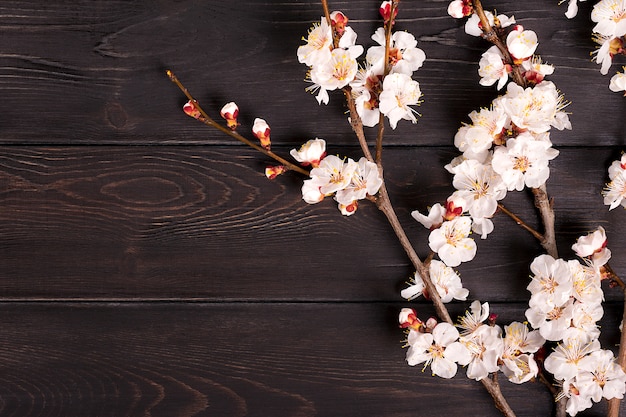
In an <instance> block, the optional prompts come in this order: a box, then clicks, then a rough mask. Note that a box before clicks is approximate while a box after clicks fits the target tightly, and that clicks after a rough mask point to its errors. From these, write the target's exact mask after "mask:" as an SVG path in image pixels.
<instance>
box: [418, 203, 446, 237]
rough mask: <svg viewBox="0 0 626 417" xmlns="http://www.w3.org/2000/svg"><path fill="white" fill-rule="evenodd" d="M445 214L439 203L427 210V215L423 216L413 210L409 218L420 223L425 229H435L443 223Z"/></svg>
mask: <svg viewBox="0 0 626 417" xmlns="http://www.w3.org/2000/svg"><path fill="white" fill-rule="evenodd" d="M445 214H446V209H445V208H444V207H443V206H442V205H441V204H439V203H435V204H433V206H432V207H430V209H429V210H428V215H423V214H421V213H420V212H419V211H417V210H414V211H412V212H411V216H412V217H413V218H414V219H415V220H417V221H418V222H420V223H421V224H422V226H424V227H425V228H427V229H431V230H432V229H436V228H438V227H439V226H441V223H443V216H444V215H445Z"/></svg>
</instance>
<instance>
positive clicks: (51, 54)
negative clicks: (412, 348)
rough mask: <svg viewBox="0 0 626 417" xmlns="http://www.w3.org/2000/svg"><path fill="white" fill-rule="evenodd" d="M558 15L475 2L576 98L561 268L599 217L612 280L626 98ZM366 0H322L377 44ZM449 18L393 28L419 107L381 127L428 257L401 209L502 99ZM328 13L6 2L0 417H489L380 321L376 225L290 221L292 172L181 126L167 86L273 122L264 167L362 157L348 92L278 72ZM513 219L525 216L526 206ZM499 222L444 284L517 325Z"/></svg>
mask: <svg viewBox="0 0 626 417" xmlns="http://www.w3.org/2000/svg"><path fill="white" fill-rule="evenodd" d="M557 3H558V1H557V0H527V1H524V2H518V1H513V0H503V1H495V0H494V1H492V2H485V7H486V8H487V9H493V8H497V10H498V12H501V13H506V14H509V15H510V14H514V15H515V17H516V18H517V19H518V21H519V22H520V23H521V24H523V25H524V26H525V27H527V28H529V29H533V30H535V31H536V32H537V33H538V35H539V40H540V45H539V49H538V52H539V53H540V54H541V56H542V57H543V58H544V60H545V61H547V62H549V63H551V64H553V65H555V66H556V71H555V74H554V75H553V76H552V77H550V79H551V80H553V81H554V82H555V83H556V85H557V86H558V87H559V88H560V89H561V90H562V92H563V94H565V96H566V98H567V99H568V100H570V101H571V102H572V104H571V106H570V107H569V108H568V109H569V111H570V112H571V121H572V125H573V130H572V131H565V132H556V131H555V132H554V133H553V135H552V140H553V142H554V143H555V145H556V146H557V147H558V148H559V149H560V151H561V154H560V156H559V157H558V158H557V159H556V160H555V161H553V163H552V167H553V168H552V175H551V178H550V181H549V183H548V188H549V191H550V193H551V195H552V196H553V197H554V201H555V208H556V212H557V231H558V241H559V247H560V250H561V256H563V257H565V258H568V259H569V258H572V257H573V254H572V251H571V249H570V246H571V244H572V243H573V242H574V240H575V239H576V237H577V236H579V235H580V234H583V233H586V232H588V231H590V230H592V229H594V228H595V227H597V226H598V225H602V226H603V227H605V228H606V230H607V233H608V236H609V247H610V248H611V249H612V250H613V254H614V258H613V261H612V265H613V267H614V268H615V269H616V271H618V273H621V274H622V275H626V260H624V258H623V256H622V255H623V254H624V251H625V250H626V236H625V235H626V226H625V223H624V219H625V216H626V213H624V211H623V210H622V209H621V208H620V209H616V210H614V211H612V212H610V213H609V212H608V210H607V208H606V206H604V205H603V204H602V197H601V195H600V192H601V190H602V187H603V185H604V182H605V181H606V180H607V174H606V169H607V167H608V165H609V164H610V162H611V161H612V160H614V159H617V158H618V157H619V155H620V152H621V150H622V149H623V148H624V138H625V134H624V128H625V121H624V117H623V116H624V109H625V107H624V106H625V103H626V102H625V101H624V100H625V99H624V98H623V97H621V95H619V94H615V93H611V92H610V91H609V90H608V88H607V86H608V82H609V77H603V76H601V75H600V73H599V68H598V66H597V65H596V64H595V63H593V62H591V60H590V57H589V52H590V51H591V50H592V49H593V48H594V45H593V44H592V42H591V38H590V32H591V28H592V27H593V24H592V22H591V21H590V19H589V13H590V10H591V4H590V3H592V2H587V3H582V4H581V12H580V14H579V16H578V17H577V18H576V19H574V20H572V21H569V20H567V19H566V18H565V17H564V15H563V13H564V12H565V6H561V7H559V6H558V5H557ZM378 4H379V2H377V1H369V0H368V1H365V0H352V1H336V2H331V7H332V8H333V9H341V10H343V11H344V12H345V13H346V14H347V15H348V16H349V17H350V18H351V20H352V26H353V27H354V28H355V30H356V31H357V32H358V33H359V35H360V38H359V41H360V43H362V44H364V45H366V46H368V45H371V41H370V39H369V36H370V34H371V33H372V32H373V31H374V29H375V28H376V27H377V26H378V25H379V24H380V23H379V20H378V14H377V13H378V12H377V8H378ZM447 5H448V0H413V1H411V0H405V1H403V2H402V4H401V14H400V16H399V19H398V24H397V29H399V30H401V29H406V30H409V31H411V32H412V33H413V34H415V36H416V37H417V38H418V39H419V46H420V47H421V48H422V49H423V50H424V51H425V52H426V55H427V61H426V62H425V64H424V66H423V68H422V69H420V70H419V71H418V72H417V73H416V74H415V78H416V79H417V80H418V81H419V82H420V84H421V87H422V90H423V92H424V103H423V104H422V106H421V108H420V109H419V111H420V112H421V113H422V115H423V116H422V118H421V119H420V122H419V124H418V125H416V126H414V125H411V124H409V123H406V122H401V123H400V126H399V127H398V129H397V130H396V131H393V132H392V131H390V130H388V135H387V141H386V144H387V147H386V149H385V155H384V159H385V166H386V178H387V181H388V184H389V188H390V191H391V194H392V200H393V201H394V203H395V204H396V207H397V209H398V212H399V216H400V218H401V221H402V222H403V224H404V225H405V226H406V228H407V230H408V233H409V234H410V237H411V239H412V240H413V241H414V243H415V245H416V247H417V248H418V250H419V252H420V254H422V256H424V255H425V254H427V245H426V242H427V231H426V230H425V229H423V228H422V227H421V226H420V225H419V224H417V223H416V222H414V221H413V220H412V219H411V218H410V216H409V213H410V211H412V210H414V209H420V210H424V209H425V208H426V206H427V205H431V204H433V203H435V202H437V201H442V200H443V199H445V197H446V196H447V195H448V194H449V193H450V192H451V185H450V183H451V177H450V175H449V174H448V173H447V172H446V171H445V170H444V169H443V164H444V163H447V162H448V161H449V160H450V159H451V158H452V157H453V156H455V155H456V151H455V149H454V148H453V147H452V146H451V145H452V140H453V136H454V133H455V132H456V130H457V128H458V127H459V126H460V124H461V123H462V122H464V121H468V119H467V113H469V112H470V111H471V110H473V109H478V108H479V107H481V106H487V105H489V102H490V101H491V100H492V99H493V98H494V97H495V95H496V92H495V90H494V89H493V88H488V87H481V86H479V85H478V75H477V62H478V60H479V58H480V54H481V53H482V51H483V50H485V49H486V48H487V45H486V44H485V43H483V41H481V40H480V39H478V38H472V37H470V36H467V35H465V33H464V31H463V29H462V24H461V22H459V21H456V20H454V19H452V18H450V17H448V16H447V14H446V8H447ZM321 13H322V11H321V6H320V5H319V4H317V3H316V2H305V1H298V0H294V1H290V2H268V1H263V0H247V1H234V2H217V1H202V0H178V1H171V0H170V1H168V0H125V1H121V0H99V1H93V0H71V1H69V0H62V1H44V0H3V1H2V2H1V3H0V27H1V31H2V34H1V36H0V91H1V95H0V193H1V194H0V254H1V258H0V278H1V279H0V297H1V303H0V415H1V416H18V417H19V416H166V417H171V416H260V417H267V416H292V417H295V416H343V417H349V416H440V415H447V416H497V415H499V413H498V412H497V411H496V410H495V409H494V407H493V406H492V404H491V401H490V399H489V398H488V396H487V394H486V393H485V392H484V390H483V389H482V387H481V386H480V384H478V383H475V382H473V381H469V380H467V379H466V378H465V377H464V376H461V375H458V376H457V377H456V378H455V379H453V380H451V381H445V380H442V379H439V378H432V377H431V376H430V374H429V372H428V371H426V372H422V369H421V367H416V368H411V367H408V366H407V365H406V364H405V362H404V355H405V350H403V349H402V348H401V344H402V343H401V340H402V339H403V334H402V332H401V331H400V330H399V329H398V328H397V313H398V311H399V310H400V309H401V308H402V307H405V306H408V305H410V304H409V303H406V302H404V301H403V300H402V299H401V298H400V295H399V290H400V289H401V288H403V286H404V282H405V281H406V280H407V279H408V277H409V275H410V274H411V273H412V270H411V268H410V266H409V263H408V261H407V258H406V257H405V256H404V254H403V252H402V250H401V248H400V246H399V245H398V244H397V242H396V241H395V238H394V235H393V234H392V232H391V230H390V229H389V227H388V226H387V224H386V223H385V221H384V219H383V217H382V215H381V214H380V213H378V212H377V211H376V210H375V209H374V208H373V207H370V206H368V205H367V204H362V205H361V207H360V209H359V211H358V213H357V214H356V215H355V216H352V217H350V218H345V217H342V216H341V215H340V214H339V212H338V211H337V209H336V207H335V205H334V203H332V202H331V201H325V202H323V203H321V204H318V205H314V206H310V205H307V204H305V203H304V202H303V201H302V200H301V197H300V184H301V180H302V178H299V177H297V176H296V175H285V176H282V177H280V178H278V179H277V180H275V181H273V182H270V181H268V180H267V179H266V178H265V177H264V176H263V168H264V166H265V165H266V164H267V163H268V161H267V160H266V159H265V158H264V157H262V156H261V155H257V154H256V153H254V152H252V151H250V150H248V149H247V148H245V147H243V146H240V145H239V144H238V143H234V142H233V141H232V140H231V139H230V138H228V137H226V136H224V135H223V134H220V133H219V132H216V131H212V130H210V129H209V128H207V127H205V126H204V125H202V124H200V123H197V122H195V121H193V120H191V119H190V118H188V117H186V116H185V115H184V114H183V113H182V111H181V106H182V105H183V103H184V102H185V99H184V97H183V96H182V95H181V94H180V92H179V91H178V89H177V88H176V87H175V86H174V85H173V84H171V83H170V81H169V80H168V79H167V77H166V76H165V70H166V69H167V68H169V69H171V70H173V71H174V72H175V73H176V74H177V75H178V76H179V78H180V79H181V80H182V81H183V82H184V83H185V84H186V85H187V86H188V87H189V89H190V90H191V91H192V93H193V94H194V95H196V97H197V98H198V99H199V100H200V102H201V103H202V104H203V105H204V107H205V108H206V109H207V110H208V111H209V113H210V114H211V115H213V116H215V117H218V116H217V114H218V112H219V109H220V107H221V106H222V105H223V104H224V103H226V102H227V101H231V100H234V101H236V102H237V103H238V104H239V107H240V109H241V118H240V121H241V123H242V126H241V127H240V130H241V132H247V131H249V129H250V126H251V123H252V121H253V120H254V118H255V117H263V118H265V119H266V120H267V121H268V122H269V123H270V125H271V127H272V137H273V147H274V150H276V151H277V152H278V153H281V154H284V155H287V154H288V152H289V149H291V148H293V147H295V146H298V145H299V144H301V143H303V142H304V141H306V140H308V139H312V138H314V137H321V138H324V139H326V140H327V141H328V143H329V152H331V153H339V154H342V155H348V156H352V157H355V158H357V157H358V156H359V149H358V147H357V146H356V142H355V139H354V136H353V135H352V134H351V131H350V128H349V126H348V124H347V123H346V115H345V113H344V111H345V109H344V107H343V104H342V100H341V97H340V96H338V95H334V96H333V97H331V103H330V105H328V106H318V105H317V102H316V101H315V99H314V98H313V97H312V96H310V95H309V94H308V93H306V92H305V91H304V88H305V87H306V84H305V83H304V82H303V78H304V75H305V71H306V68H305V67H304V66H302V65H300V64H298V62H297V59H296V55H295V51H296V48H297V47H298V45H300V43H301V40H300V39H301V37H302V36H303V35H305V34H306V32H307V30H308V28H309V26H310V24H311V22H312V21H315V20H319V16H320V15H321ZM617 69H619V65H614V67H613V70H617ZM373 132H374V131H373V130H371V131H370V130H368V133H370V134H371V133H373ZM504 203H505V204H506V205H507V206H508V207H509V208H510V209H513V210H514V211H516V212H517V213H518V214H519V215H520V216H522V217H523V218H525V219H527V220H528V222H529V223H531V224H534V225H536V224H537V216H536V212H535V210H534V209H533V206H532V203H531V202H530V200H529V194H528V193H516V194H510V195H509V196H508V197H507V199H506V200H505V201H504ZM494 223H495V224H496V231H495V232H494V233H493V234H492V235H491V236H490V237H489V239H488V240H486V241H480V242H479V252H478V256H477V257H476V259H475V261H473V262H471V263H468V264H464V265H462V266H461V267H459V268H458V270H459V271H460V273H461V275H462V278H463V281H464V284H465V286H466V287H468V288H469V289H470V291H471V295H470V297H471V299H480V300H482V301H489V302H490V303H491V306H492V310H493V311H495V312H497V313H499V314H500V317H501V319H502V323H506V322H507V321H512V320H523V319H524V310H525V309H526V304H525V303H526V302H527V300H528V296H529V294H528V292H527V291H526V289H525V287H526V285H527V283H528V274H529V272H528V265H529V262H530V261H531V260H532V258H533V257H534V256H536V255H538V254H540V253H541V248H540V247H539V246H538V244H537V243H536V242H535V241H534V240H533V239H532V237H531V236H530V235H528V234H527V233H525V232H524V231H523V230H520V229H519V228H518V227H517V226H516V225H515V224H514V223H513V222H512V221H511V220H510V219H508V218H506V217H502V216H497V217H496V218H495V220H494ZM606 301H607V302H606V304H605V311H606V314H605V318H604V319H603V321H602V328H603V330H604V332H603V339H602V341H603V343H604V346H605V347H607V348H612V349H614V350H615V348H616V343H617V341H618V333H617V330H616V327H617V324H618V323H619V319H620V317H621V311H622V307H621V296H620V295H619V294H618V292H616V291H611V290H609V289H608V288H607V289H606ZM414 305H415V306H416V308H417V309H418V310H419V311H420V314H421V315H423V316H427V315H429V314H432V309H431V308H430V307H429V305H428V303H423V302H422V303H415V304H414ZM467 306H468V303H456V304H453V305H452V307H451V309H452V311H453V312H454V313H455V314H458V313H462V312H463V311H464V309H465V308H466V307H467ZM503 385H504V391H505V393H506V394H507V395H508V396H509V398H510V402H511V404H512V406H513V408H514V409H515V410H516V412H517V413H518V415H519V416H531V417H535V416H546V415H549V414H550V411H549V410H550V407H551V400H550V397H549V395H548V394H547V392H546V390H545V389H544V388H543V387H542V386H540V385H539V384H536V383H535V384H533V383H530V384H525V385H523V386H514V385H512V384H509V383H504V384H503ZM605 408H606V405H605V404H599V405H597V406H596V407H594V409H592V410H591V411H590V412H586V413H583V414H582V415H587V416H600V415H603V412H604V411H603V410H604V409H605ZM623 409H624V410H626V406H624V407H623Z"/></svg>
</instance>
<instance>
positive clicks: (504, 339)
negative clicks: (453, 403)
mask: <svg viewBox="0 0 626 417" xmlns="http://www.w3.org/2000/svg"><path fill="white" fill-rule="evenodd" d="M606 242H607V240H606V234H605V232H604V229H603V228H601V227H600V228H598V230H596V231H594V232H593V233H590V234H588V235H586V236H582V237H580V238H579V239H578V240H577V242H576V243H575V244H574V245H573V246H572V249H573V250H574V251H575V252H576V254H577V255H578V256H580V257H581V258H582V260H583V261H584V262H583V263H581V262H579V261H577V260H570V261H565V260H563V259H554V258H552V257H551V256H549V255H540V256H538V257H537V258H535V260H534V261H533V262H532V264H531V266H530V270H531V272H532V273H533V275H532V277H531V283H530V284H529V285H528V290H529V291H530V292H531V298H530V301H529V309H528V310H527V311H526V318H527V319H528V323H529V324H530V326H531V327H532V329H529V328H528V325H527V324H525V323H520V322H513V323H511V324H510V325H508V326H504V331H503V330H502V328H501V327H500V326H498V325H496V324H495V316H494V315H490V314H489V304H488V303H483V304H481V303H480V302H479V301H474V302H473V303H472V304H471V306H470V311H468V312H467V313H466V315H465V316H464V317H462V318H461V319H460V320H459V322H458V324H457V325H456V326H453V325H451V324H449V323H445V322H444V323H437V322H436V320H435V319H432V318H431V319H429V320H427V321H426V322H425V323H424V322H422V321H421V320H420V319H419V318H418V317H417V313H416V312H415V310H413V309H410V308H405V309H403V310H402V311H401V312H400V316H399V322H400V327H402V328H405V329H407V330H408V334H407V346H408V347H409V349H408V351H407V355H406V360H407V363H408V364H409V365H411V366H415V365H418V364H424V367H426V366H428V365H430V367H431V371H432V374H433V375H437V376H440V377H442V378H452V377H453V376H455V375H456V373H457V371H458V366H459V365H460V366H467V371H466V374H467V377H468V378H471V379H475V380H481V379H483V378H486V377H487V376H488V375H489V374H490V373H493V372H498V371H501V372H502V373H503V374H504V375H505V376H506V377H507V378H508V379H509V381H511V382H513V383H516V384H521V383H524V382H527V381H530V380H532V379H533V378H535V377H536V376H537V375H538V373H539V372H540V369H541V367H542V366H543V368H544V369H545V370H546V371H548V372H550V373H551V374H553V375H554V377H555V379H556V380H557V381H559V382H560V385H561V386H562V392H561V393H560V397H566V398H567V406H566V407H567V412H568V413H569V414H570V415H572V416H573V415H575V414H577V413H578V412H579V411H582V410H585V409H587V408H589V407H591V406H592V403H593V402H598V401H600V400H601V399H602V398H606V399H611V398H620V399H621V398H623V396H624V392H626V374H625V373H624V371H623V370H622V368H621V367H620V366H619V365H618V364H617V363H616V361H615V358H614V356H613V353H612V352H611V351H609V350H603V349H601V346H600V342H599V341H598V337H599V335H600V330H599V327H598V324H597V322H598V320H600V318H602V316H603V313H604V311H603V309H602V305H601V303H602V301H603V299H604V295H603V292H602V288H601V286H600V281H601V279H602V274H603V269H604V267H605V265H606V264H607V262H608V260H609V259H610V257H611V252H610V250H609V249H608V248H607V247H606ZM433 262H436V261H433ZM442 267H443V268H448V269H449V267H445V266H442V264H441V263H438V264H437V266H436V267H435V268H442ZM431 271H433V268H432V267H431ZM439 274H440V275H448V276H452V275H453V272H451V271H447V272H440V273H439ZM448 279H449V281H450V282H453V281H454V279H452V278H448ZM435 280H436V278H435ZM451 287H453V288H456V291H457V293H458V291H460V290H459V288H460V283H459V284H458V285H456V286H455V285H451ZM437 289H438V291H439V292H440V293H441V292H442V291H441V288H440V287H439V286H438V288H437ZM416 291H421V290H420V289H419V285H418V284H416V285H414V286H412V287H410V288H409V289H407V290H405V291H404V292H403V296H405V297H407V298H409V297H408V296H410V295H414V294H415V293H416ZM466 291H467V290H465V291H464V292H463V293H462V294H460V295H461V297H459V299H465V297H467V292H466ZM449 295H450V296H449V297H448V298H449V299H451V298H453V295H452V294H449ZM442 298H443V296H442ZM448 301H449V300H448ZM457 328H458V329H457ZM546 341H550V342H558V345H557V346H556V348H555V349H554V350H553V352H552V353H550V354H549V355H548V356H547V357H546V358H545V360H543V363H541V362H539V363H538V360H537V359H536V358H535V354H536V353H537V352H538V351H540V349H543V350H545V347H544V344H545V343H546Z"/></svg>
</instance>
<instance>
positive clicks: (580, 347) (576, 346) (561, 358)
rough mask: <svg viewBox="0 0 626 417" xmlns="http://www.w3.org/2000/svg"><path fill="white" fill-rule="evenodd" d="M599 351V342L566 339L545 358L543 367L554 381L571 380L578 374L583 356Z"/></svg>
mask: <svg viewBox="0 0 626 417" xmlns="http://www.w3.org/2000/svg"><path fill="white" fill-rule="evenodd" d="M599 349H600V342H598V341H597V340H593V341H580V340H578V339H567V340H564V341H563V343H559V345H558V346H557V347H556V349H554V352H552V353H551V354H550V355H549V356H548V357H547V358H546V360H545V361H544V366H545V368H546V370H547V371H548V372H550V373H551V374H553V375H554V377H555V378H556V379H566V380H567V379H572V378H574V377H575V376H576V375H578V373H579V372H580V370H581V365H582V364H583V363H584V362H582V360H583V359H584V358H585V356H587V355H588V354H589V353H591V352H595V351H597V350H599ZM581 362H582V363H581Z"/></svg>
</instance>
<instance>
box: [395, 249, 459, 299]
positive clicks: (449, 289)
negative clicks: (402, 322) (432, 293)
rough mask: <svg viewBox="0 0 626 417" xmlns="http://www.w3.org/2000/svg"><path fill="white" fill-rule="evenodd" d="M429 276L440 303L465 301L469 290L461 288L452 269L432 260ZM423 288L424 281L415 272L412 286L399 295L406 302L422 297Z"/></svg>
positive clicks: (457, 276) (457, 277)
mask: <svg viewBox="0 0 626 417" xmlns="http://www.w3.org/2000/svg"><path fill="white" fill-rule="evenodd" d="M429 274H430V279H431V280H432V282H433V284H435V288H437V293H438V294H439V296H440V297H441V301H442V302H444V303H449V302H450V301H452V300H453V299H455V300H461V301H465V300H466V299H467V296H468V294H469V290H468V289H467V288H463V284H462V283H461V278H460V277H459V275H458V274H457V273H456V271H454V269H452V268H450V267H449V266H446V264H444V263H443V262H441V261H438V260H436V259H433V260H432V261H431V262H430V267H429ZM424 288H425V285H424V281H423V280H422V277H420V276H419V275H418V274H417V272H416V273H415V275H414V276H413V279H412V285H411V286H409V287H408V288H405V289H404V290H402V291H401V292H400V295H401V296H402V297H403V298H406V299H407V300H413V299H415V298H417V297H419V296H420V295H422V293H423V292H424Z"/></svg>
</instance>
